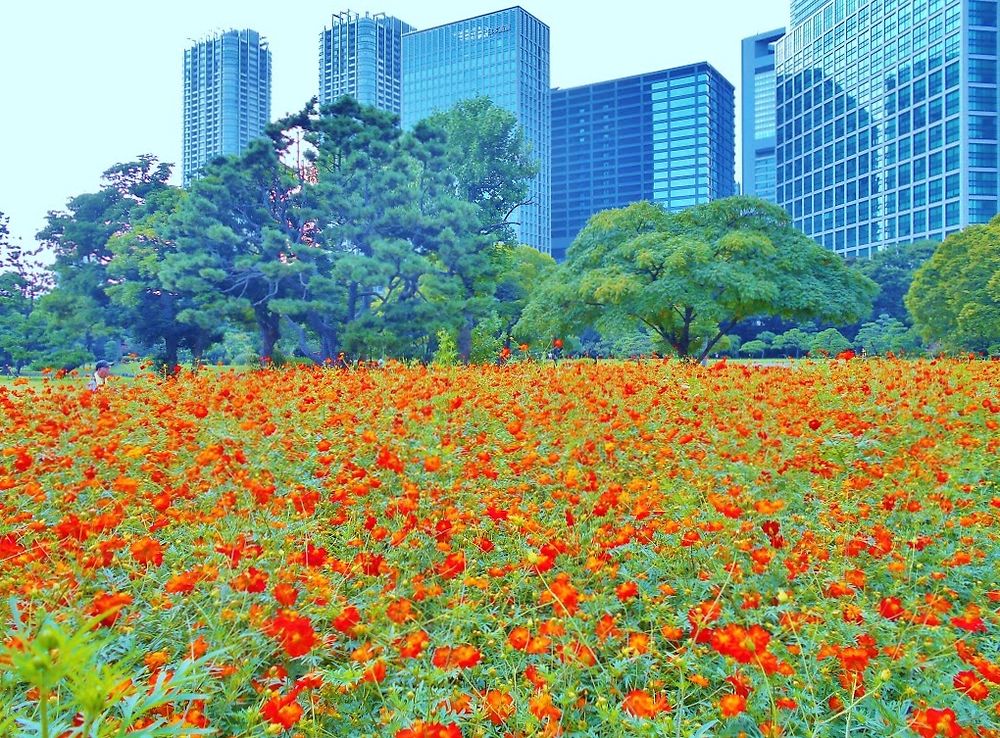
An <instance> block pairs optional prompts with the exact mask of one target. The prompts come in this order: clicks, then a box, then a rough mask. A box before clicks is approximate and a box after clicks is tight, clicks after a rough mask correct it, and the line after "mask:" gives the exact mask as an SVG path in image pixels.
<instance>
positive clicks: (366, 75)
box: [319, 11, 413, 115]
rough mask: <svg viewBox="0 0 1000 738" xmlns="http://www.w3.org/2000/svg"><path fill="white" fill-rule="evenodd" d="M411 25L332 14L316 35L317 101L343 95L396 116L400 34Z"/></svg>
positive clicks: (379, 16) (381, 17)
mask: <svg viewBox="0 0 1000 738" xmlns="http://www.w3.org/2000/svg"><path fill="white" fill-rule="evenodd" d="M412 30H413V27H412V26H411V25H409V24H408V23H404V22H403V21H401V20H399V18H393V17H391V16H387V15H385V14H384V13H379V14H377V15H374V16H371V15H368V14H365V15H364V16H361V15H359V14H357V13H352V12H350V11H346V12H343V13H337V14H335V15H334V16H333V20H332V23H331V27H330V28H325V29H324V30H323V32H322V33H321V34H320V36H319V101H320V104H323V105H325V104H327V103H331V102H333V101H335V100H338V99H339V98H341V97H343V96H344V95H350V96H351V97H353V98H354V99H356V100H357V101H358V102H360V103H362V104H364V105H369V106H372V107H376V108H379V109H380V110H388V111H390V112H392V113H395V114H396V115H399V114H400V111H401V108H402V90H401V85H402V79H403V49H402V43H403V34H404V33H407V32H409V31H412Z"/></svg>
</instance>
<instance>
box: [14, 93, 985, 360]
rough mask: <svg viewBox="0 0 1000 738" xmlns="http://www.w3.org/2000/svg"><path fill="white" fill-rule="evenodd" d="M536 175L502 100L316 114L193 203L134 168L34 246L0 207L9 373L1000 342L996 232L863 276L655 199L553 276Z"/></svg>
mask: <svg viewBox="0 0 1000 738" xmlns="http://www.w3.org/2000/svg"><path fill="white" fill-rule="evenodd" d="M534 171H535V169H534V164H533V162H532V159H531V152H530V150H529V148H528V145H527V144H526V142H525V139H524V137H523V134H522V133H521V131H520V130H519V128H518V126H517V123H516V120H515V119H514V117H513V116H512V115H511V114H510V113H508V112H506V111H503V110H502V109H500V108H497V107H496V106H494V105H493V104H492V103H490V102H489V101H488V100H487V99H485V98H482V99H477V100H471V101H467V102H464V103H461V104H459V105H458V106H456V107H455V108H454V109H453V110H451V111H449V112H448V113H444V114H439V115H436V116H434V117H433V118H431V119H429V120H427V121H424V122H423V123H421V124H419V125H418V126H416V127H415V128H414V130H413V131H408V132H404V131H401V130H400V129H399V128H398V126H397V125H396V121H395V120H394V118H393V117H392V116H391V115H389V114H387V113H384V112H381V111H378V110H375V109H373V108H366V107H362V106H359V105H358V104H357V103H356V102H354V101H353V100H351V99H349V98H345V99H343V100H341V101H339V102H337V103H335V104H333V105H329V106H325V107H323V108H322V109H321V108H319V107H318V106H317V104H316V103H315V101H312V102H311V103H310V104H309V105H307V106H306V108H305V109H303V110H302V111H301V112H300V113H299V114H297V115H294V116H290V117H289V118H286V119H284V120H282V121H279V122H278V123H276V124H274V125H272V126H271V127H270V128H269V129H268V132H267V136H266V137H265V138H262V139H260V140H258V141H255V142H253V143H252V144H251V145H250V146H249V147H248V148H247V150H246V151H245V152H244V153H243V154H242V155H240V156H234V157H227V158H220V159H217V160H215V161H213V162H212V163H211V164H210V165H208V166H207V167H206V168H205V170H204V171H203V173H202V176H201V177H200V178H198V179H197V180H195V181H194V182H193V184H192V185H191V186H190V188H189V189H187V190H184V189H180V188H177V187H173V186H170V185H169V184H168V179H169V176H170V167H169V165H167V164H164V163H160V162H158V161H156V159H155V158H153V157H151V156H141V157H139V158H138V159H137V160H136V161H134V162H128V163H122V164H118V165H115V166H113V167H111V168H110V169H108V170H107V171H106V172H105V173H104V177H103V185H102V187H101V188H100V190H99V191H98V192H94V193H86V194H82V195H79V196H77V197H74V198H73V199H71V200H70V201H69V203H68V205H67V208H66V210H64V211H58V212H51V213H50V214H49V216H48V224H47V226H46V227H45V228H44V229H43V230H42V231H41V232H40V233H39V234H38V239H39V246H38V248H37V249H35V250H34V251H33V252H32V251H28V250H25V249H22V248H20V247H15V245H14V244H12V243H11V242H10V240H9V236H8V234H7V232H6V228H5V225H4V224H5V220H4V219H3V218H2V216H0V269H3V271H2V272H0V368H2V367H9V370H10V371H13V372H19V371H20V370H22V369H24V368H27V367H32V368H40V367H43V366H44V367H53V368H73V367H76V366H79V365H81V364H83V363H86V362H88V361H91V360H93V359H95V358H105V359H111V360H116V359H117V358H118V357H119V355H120V354H122V353H123V352H125V353H137V354H140V355H143V356H152V357H154V358H155V359H156V360H157V361H159V362H162V364H164V365H166V366H173V365H175V364H176V363H178V361H181V360H184V359H187V358H191V359H195V360H202V361H210V362H215V361H224V362H231V363H246V362H248V361H253V360H257V359H259V358H260V357H267V358H269V359H271V360H275V361H281V360H284V359H287V358H293V357H294V358H298V359H300V360H309V361H314V362H317V363H324V362H333V363H336V362H338V361H341V360H342V359H341V357H345V358H346V359H347V360H354V359H358V358H365V359H380V358H395V359H403V360H416V361H424V362H427V361H431V360H434V359H435V358H437V359H438V360H440V361H452V360H454V361H476V362H484V361H495V360H497V359H498V358H499V357H506V356H508V355H515V356H516V355H517V352H518V347H519V346H520V347H522V349H521V350H522V351H523V350H525V349H524V348H523V347H525V346H526V347H527V350H528V351H531V350H533V351H536V352H538V351H543V352H548V351H550V350H555V349H561V350H562V351H563V352H565V353H574V352H575V353H586V354H588V355H626V356H628V355H635V354H647V353H651V352H659V353H662V352H666V351H672V352H675V353H677V354H678V355H680V356H685V357H691V358H695V359H697V358H703V357H705V356H708V355H711V354H717V353H721V352H730V353H740V352H742V353H743V354H745V355H767V354H772V355H775V354H778V355H797V354H800V353H806V352H809V351H812V352H816V351H822V352H825V353H836V350H837V349H838V348H841V347H842V343H843V342H846V343H847V345H855V346H859V347H865V348H866V350H868V351H869V353H883V352H885V351H888V350H895V351H897V353H898V352H899V350H905V351H909V352H913V351H918V350H922V349H923V348H925V347H926V348H930V349H931V350H938V349H944V350H975V351H982V352H988V351H995V350H997V346H998V345H1000V316H998V313H997V302H998V299H1000V294H997V290H998V287H997V284H998V283H1000V278H998V277H997V276H996V274H997V266H998V255H997V246H996V244H997V243H998V242H1000V241H998V239H997V235H998V233H1000V224H998V223H996V222H995V223H994V224H991V225H989V226H981V227H975V228H970V229H968V230H967V231H965V232H963V233H961V234H957V235H955V236H952V237H950V238H949V239H948V240H947V241H946V242H945V244H943V245H942V246H940V247H938V248H936V249H935V248H934V245H932V244H925V245H918V246H911V247H903V248H900V249H899V250H898V251H894V252H884V253H883V254H880V255H879V256H878V257H876V258H875V259H873V260H871V261H870V262H864V263H861V264H858V265H852V264H848V263H846V262H844V261H843V260H842V259H841V258H840V257H837V256H835V255H834V254H832V253H830V252H828V251H826V250H824V249H822V248H821V247H819V246H818V245H816V244H815V242H813V241H812V240H811V239H809V238H808V237H806V236H805V235H803V234H802V233H800V232H798V231H796V230H795V229H794V228H792V226H791V224H790V221H789V219H788V217H787V216H786V215H785V213H784V212H783V211H782V210H780V209H779V208H776V207H774V206H772V205H769V204H767V203H765V202H762V201H759V200H756V199H753V198H745V197H736V198H728V199H726V200H719V201H716V202H713V203H710V204H708V205H702V206H698V207H695V208H692V209H690V210H688V211H685V212H682V213H667V212H665V211H664V210H663V209H662V208H661V207H659V206H656V205H653V204H651V203H636V204H634V205H631V206H629V207H627V208H623V209H619V210H609V211H605V212H602V213H598V214H597V215H595V216H594V217H593V218H591V220H590V222H589V223H588V224H587V226H586V227H585V228H584V230H583V231H582V232H581V233H580V234H579V236H578V237H577V239H576V241H575V242H574V243H573V245H572V246H571V247H570V249H569V251H568V254H567V260H566V262H565V263H563V264H560V265H556V264H555V263H554V262H553V261H552V259H551V258H550V257H548V256H545V255H543V254H540V253H539V252H537V251H535V250H534V249H532V248H530V247H527V246H523V245H518V244H516V242H515V239H514V232H515V231H514V226H515V225H516V223H517V213H518V211H519V208H520V207H521V206H523V205H525V204H527V203H528V202H529V190H528V182H529V181H530V179H531V177H532V176H533V174H534ZM41 250H46V251H48V252H50V253H51V254H54V262H53V263H51V264H49V265H43V264H42V261H41V253H40V251H41ZM931 254H933V256H931ZM925 259H926V261H924V260H925ZM921 264H923V265H922V266H921ZM991 270H992V271H991ZM904 296H905V300H904ZM873 305H874V318H871V317H870V316H872V315H873ZM838 329H839V330H838ZM796 331H797V332H798V333H796ZM800 334H801V335H800ZM803 336H805V337H803ZM838 336H839V339H838ZM512 349H513V352H512Z"/></svg>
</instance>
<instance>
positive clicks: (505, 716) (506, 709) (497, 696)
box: [483, 689, 515, 725]
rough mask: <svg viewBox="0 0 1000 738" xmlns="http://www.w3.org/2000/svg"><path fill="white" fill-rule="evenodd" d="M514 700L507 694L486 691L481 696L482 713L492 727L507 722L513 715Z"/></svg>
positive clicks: (498, 691)
mask: <svg viewBox="0 0 1000 738" xmlns="http://www.w3.org/2000/svg"><path fill="white" fill-rule="evenodd" d="M514 710H515V708H514V698H513V697H511V696H510V694H508V693H507V692H502V691H500V690H496V689H488V690H486V692H485V693H484V694H483V712H484V713H485V714H486V718H487V719H488V720H489V721H490V722H491V723H493V724H494V725H500V724H501V723H505V722H507V721H508V720H509V719H510V718H511V717H512V716H513V714H514Z"/></svg>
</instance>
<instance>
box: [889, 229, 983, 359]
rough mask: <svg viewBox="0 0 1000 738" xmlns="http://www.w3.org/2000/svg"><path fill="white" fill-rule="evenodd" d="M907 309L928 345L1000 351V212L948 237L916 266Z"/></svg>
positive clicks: (968, 349)
mask: <svg viewBox="0 0 1000 738" xmlns="http://www.w3.org/2000/svg"><path fill="white" fill-rule="evenodd" d="M906 307H907V309H908V310H909V311H910V314H911V315H912V316H913V323H914V327H915V328H916V329H917V331H918V332H919V333H920V335H921V336H922V337H923V338H924V340H925V341H927V343H928V344H937V345H938V346H940V347H942V348H944V349H946V350H949V351H982V352H990V353H998V354H1000V216H996V217H994V218H993V220H991V221H990V222H989V223H988V224H986V225H977V226H970V227H969V228H966V229H965V230H963V231H961V232H959V233H955V234H952V235H951V236H948V238H946V239H945V240H944V242H943V243H942V244H941V245H940V246H938V248H937V250H936V251H935V252H934V254H933V256H931V258H930V259H928V260H927V261H926V262H925V263H924V264H923V266H921V267H920V268H919V269H918V270H917V272H916V274H915V276H914V278H913V283H912V284H911V285H910V289H909V291H908V292H907V293H906Z"/></svg>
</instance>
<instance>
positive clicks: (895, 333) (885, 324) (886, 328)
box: [854, 313, 920, 355]
mask: <svg viewBox="0 0 1000 738" xmlns="http://www.w3.org/2000/svg"><path fill="white" fill-rule="evenodd" d="M854 345H855V346H856V347H857V348H858V349H864V351H865V352H866V353H868V354H873V355H876V354H878V355H885V354H887V353H889V352H890V351H891V352H892V353H894V354H902V353H913V352H915V351H917V350H919V347H920V337H919V336H918V335H917V333H916V331H915V330H914V329H913V328H909V327H907V326H906V325H905V324H904V323H903V322H902V321H899V320H897V319H896V318H893V317H892V316H890V315H889V314H888V313H882V314H881V315H880V316H878V320H875V321H869V322H868V323H865V324H864V325H862V326H861V328H860V329H859V330H858V333H857V335H856V336H855V337H854Z"/></svg>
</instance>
